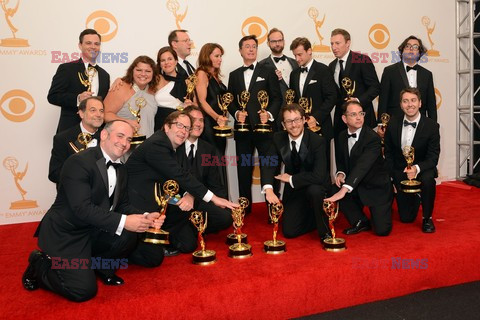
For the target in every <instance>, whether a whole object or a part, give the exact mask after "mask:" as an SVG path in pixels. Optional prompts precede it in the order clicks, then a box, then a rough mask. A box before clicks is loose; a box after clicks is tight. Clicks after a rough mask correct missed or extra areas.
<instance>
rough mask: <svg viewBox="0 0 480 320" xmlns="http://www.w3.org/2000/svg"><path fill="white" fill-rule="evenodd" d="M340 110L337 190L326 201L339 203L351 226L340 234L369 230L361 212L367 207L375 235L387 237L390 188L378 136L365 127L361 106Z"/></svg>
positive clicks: (353, 103)
mask: <svg viewBox="0 0 480 320" xmlns="http://www.w3.org/2000/svg"><path fill="white" fill-rule="evenodd" d="M342 109H343V110H344V112H343V116H342V120H343V121H344V122H345V124H346V125H347V130H344V131H342V132H341V133H340V135H339V137H338V139H337V141H336V143H335V160H336V164H337V174H336V176H335V184H336V186H337V187H338V188H340V190H339V191H338V192H337V193H335V194H334V195H333V196H332V197H330V198H328V199H326V200H329V201H333V202H336V201H339V204H340V209H341V210H342V212H343V213H344V214H345V217H346V218H347V220H348V222H349V223H350V225H351V228H348V229H345V230H344V231H343V233H345V234H356V233H359V232H361V231H364V230H369V229H370V228H371V225H370V222H369V221H368V218H367V217H366V216H365V214H364V213H363V207H364V206H368V207H369V209H370V213H371V221H372V224H373V229H374V231H375V233H376V234H377V235H379V236H387V235H389V234H390V231H391V230H392V200H393V188H392V183H391V181H390V175H389V174H388V170H387V167H386V166H385V161H384V159H383V154H382V143H381V140H380V137H379V136H378V134H377V133H376V132H375V131H373V130H372V128H370V127H369V126H367V125H365V123H364V118H365V117H366V113H365V111H363V108H362V106H361V105H360V103H358V102H357V101H354V100H351V101H348V102H346V103H345V104H344V105H343V106H342Z"/></svg>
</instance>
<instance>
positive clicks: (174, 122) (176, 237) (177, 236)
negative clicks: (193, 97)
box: [127, 111, 238, 255]
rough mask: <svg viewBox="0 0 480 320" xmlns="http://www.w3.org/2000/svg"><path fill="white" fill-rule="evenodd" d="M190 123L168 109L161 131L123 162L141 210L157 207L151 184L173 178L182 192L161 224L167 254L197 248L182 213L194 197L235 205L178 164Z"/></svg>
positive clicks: (133, 198)
mask: <svg viewBox="0 0 480 320" xmlns="http://www.w3.org/2000/svg"><path fill="white" fill-rule="evenodd" d="M191 125H192V121H191V118H190V116H189V115H188V114H186V113H183V112H180V111H175V112H172V113H171V114H169V115H168V116H167V118H166V119H165V124H164V126H163V130H157V131H156V132H155V133H154V134H153V135H152V136H151V137H150V138H148V139H147V140H146V141H145V142H143V143H142V144H141V145H139V146H138V147H137V148H136V149H135V150H134V151H133V153H132V154H131V155H130V157H129V158H128V161H127V168H128V190H129V197H130V200H131V202H132V205H134V206H136V207H138V208H140V209H142V210H145V211H151V210H157V209H158V204H157V203H156V201H155V191H154V188H155V183H159V185H160V187H162V186H163V184H164V183H165V181H167V180H175V181H176V182H177V183H178V185H179V187H180V189H181V190H184V191H186V193H185V194H184V195H183V197H182V198H181V199H180V200H179V201H178V202H177V203H176V205H169V206H168V209H167V214H166V216H167V218H166V219H165V225H164V227H163V229H164V230H165V231H168V232H170V246H169V247H168V248H167V251H168V252H167V255H174V254H178V253H179V252H183V253H188V252H193V251H194V250H195V249H196V248H197V237H196V236H197V232H196V230H195V229H194V227H193V226H192V224H191V223H190V221H189V215H188V214H186V213H185V212H188V211H190V210H192V209H193V208H194V201H195V199H197V200H199V201H200V200H203V201H205V202H207V203H208V202H212V203H213V204H214V205H216V206H218V207H221V208H225V207H227V208H229V209H231V208H234V207H238V205H237V204H234V203H232V202H230V201H228V200H226V199H224V198H220V197H218V196H217V195H215V194H214V193H213V192H212V191H210V190H209V189H208V188H207V187H206V186H205V185H203V184H202V183H201V182H199V181H198V180H197V179H196V178H195V177H194V176H193V175H192V174H190V173H189V172H188V171H186V170H185V169H183V168H182V167H181V166H180V164H179V163H178V160H177V155H176V152H178V150H177V149H178V148H179V147H180V146H181V145H182V144H183V143H184V142H185V140H186V139H187V138H188V135H189V133H190V131H191ZM162 193H163V192H162ZM182 211H183V212H182Z"/></svg>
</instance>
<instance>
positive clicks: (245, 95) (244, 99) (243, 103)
mask: <svg viewBox="0 0 480 320" xmlns="http://www.w3.org/2000/svg"><path fill="white" fill-rule="evenodd" d="M237 100H238V104H239V105H240V111H245V110H246V109H247V103H248V100H250V92H248V91H247V90H243V91H242V93H241V94H240V96H237ZM249 128H250V125H249V124H247V123H244V122H238V123H236V124H235V131H238V132H249V131H250V129H249Z"/></svg>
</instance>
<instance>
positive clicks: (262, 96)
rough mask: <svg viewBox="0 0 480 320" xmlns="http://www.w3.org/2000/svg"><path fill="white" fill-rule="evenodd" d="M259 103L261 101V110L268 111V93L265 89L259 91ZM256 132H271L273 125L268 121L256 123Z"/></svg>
mask: <svg viewBox="0 0 480 320" xmlns="http://www.w3.org/2000/svg"><path fill="white" fill-rule="evenodd" d="M257 98H258V103H260V112H267V107H268V93H267V91H265V90H260V91H258V94H257ZM253 131H255V132H261V133H269V132H272V126H271V125H270V124H269V123H268V122H267V123H257V124H256V125H255V130H253Z"/></svg>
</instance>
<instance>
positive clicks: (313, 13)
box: [308, 7, 330, 52]
mask: <svg viewBox="0 0 480 320" xmlns="http://www.w3.org/2000/svg"><path fill="white" fill-rule="evenodd" d="M308 16H309V17H310V18H311V19H312V20H313V24H314V25H315V32H316V33H317V37H318V40H319V41H320V44H315V45H313V48H312V51H313V52H330V47H329V46H326V45H324V44H322V40H323V39H324V38H323V37H322V35H321V34H320V28H321V27H322V25H323V23H324V22H325V14H323V19H322V21H318V20H317V18H318V10H317V8H315V7H311V8H310V9H308Z"/></svg>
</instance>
